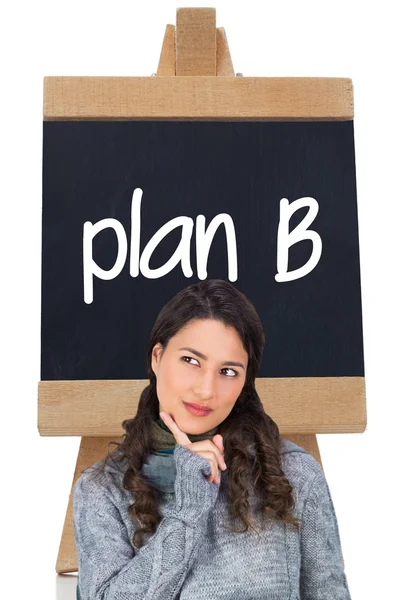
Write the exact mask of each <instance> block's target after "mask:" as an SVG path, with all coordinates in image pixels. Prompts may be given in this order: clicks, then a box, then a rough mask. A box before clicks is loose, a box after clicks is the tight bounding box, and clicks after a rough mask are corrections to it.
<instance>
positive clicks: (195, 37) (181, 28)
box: [175, 8, 217, 76]
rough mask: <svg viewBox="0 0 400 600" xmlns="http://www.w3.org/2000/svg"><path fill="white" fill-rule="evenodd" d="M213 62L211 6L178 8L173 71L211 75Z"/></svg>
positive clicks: (214, 34) (213, 74)
mask: <svg viewBox="0 0 400 600" xmlns="http://www.w3.org/2000/svg"><path fill="white" fill-rule="evenodd" d="M216 65H217V41H216V10H215V8H178V9H177V11H176V40H175V75H178V76H182V75H197V76H205V75H211V76H215V75H216V72H217V67H216Z"/></svg>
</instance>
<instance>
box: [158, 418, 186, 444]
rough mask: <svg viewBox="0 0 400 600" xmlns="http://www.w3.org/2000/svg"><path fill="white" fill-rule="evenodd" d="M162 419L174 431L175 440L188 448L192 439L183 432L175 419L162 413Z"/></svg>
mask: <svg viewBox="0 0 400 600" xmlns="http://www.w3.org/2000/svg"><path fill="white" fill-rule="evenodd" d="M160 417H161V419H162V420H163V421H164V423H165V424H166V426H167V427H168V428H169V429H170V430H171V431H172V433H173V436H174V438H175V439H176V441H177V442H178V444H180V445H181V446H187V445H188V444H190V443H191V442H190V439H189V438H188V436H187V435H186V433H185V432H184V431H181V430H180V429H179V427H178V425H177V424H176V423H175V421H174V419H173V418H172V417H171V415H169V414H168V413H165V412H160Z"/></svg>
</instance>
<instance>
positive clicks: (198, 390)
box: [193, 374, 216, 400]
mask: <svg viewBox="0 0 400 600" xmlns="http://www.w3.org/2000/svg"><path fill="white" fill-rule="evenodd" d="M215 385H216V384H215V377H214V376H213V375H212V374H210V375H204V376H202V377H201V378H200V379H199V381H198V382H197V385H196V386H195V388H194V390H193V391H194V393H195V394H196V396H198V397H199V398H202V399H203V400H209V399H210V398H212V397H213V396H214V394H215Z"/></svg>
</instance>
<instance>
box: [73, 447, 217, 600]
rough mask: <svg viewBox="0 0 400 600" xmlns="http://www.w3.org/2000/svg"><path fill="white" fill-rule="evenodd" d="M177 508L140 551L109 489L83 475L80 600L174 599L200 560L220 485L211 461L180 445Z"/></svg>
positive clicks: (79, 491) (78, 524) (77, 506)
mask: <svg viewBox="0 0 400 600" xmlns="http://www.w3.org/2000/svg"><path fill="white" fill-rule="evenodd" d="M174 459H175V463H176V479H175V506H173V508H172V509H169V510H168V512H165V513H164V516H163V518H162V520H161V521H160V523H159V525H158V528H157V530H156V532H155V533H154V534H153V535H152V536H151V538H150V539H149V540H148V541H147V543H145V544H144V545H143V546H142V547H141V548H139V549H138V550H137V552H136V553H135V550H134V548H133V546H132V544H131V542H130V540H129V537H128V532H127V529H126V526H125V524H124V523H123V520H122V518H121V515H120V512H119V510H118V507H117V506H116V505H115V503H114V501H113V496H112V495H111V494H110V492H109V491H108V490H107V486H104V485H103V486H101V487H100V489H99V483H98V482H97V481H96V479H93V478H90V477H87V476H85V474H84V475H82V476H81V477H80V478H79V479H78V480H77V482H76V484H75V487H74V530H75V542H76V548H77V553H78V576H79V577H78V588H79V589H78V593H79V597H80V598H81V600H127V599H129V600H150V599H151V600H170V599H171V600H172V599H174V598H178V597H179V592H180V588H181V586H182V584H183V581H184V579H185V576H186V573H187V572H188V570H189V569H190V567H191V565H192V564H193V562H194V561H195V559H196V556H197V553H198V549H199V542H200V541H201V539H202V536H203V535H204V531H205V525H206V516H207V513H208V512H209V510H210V509H211V508H212V507H213V506H214V504H215V501H216V499H217V496H218V492H219V484H216V483H209V482H208V481H207V479H206V476H207V475H209V474H210V473H211V466H210V463H209V462H208V461H207V460H206V459H205V458H204V457H202V456H200V455H198V454H196V453H194V452H192V451H191V450H189V449H187V448H185V447H184V446H181V445H180V444H177V445H176V447H175V450H174Z"/></svg>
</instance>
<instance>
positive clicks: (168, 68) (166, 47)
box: [157, 25, 175, 77]
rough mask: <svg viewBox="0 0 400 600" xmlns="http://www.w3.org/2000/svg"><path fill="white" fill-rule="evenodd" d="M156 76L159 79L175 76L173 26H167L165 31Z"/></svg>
mask: <svg viewBox="0 0 400 600" xmlns="http://www.w3.org/2000/svg"><path fill="white" fill-rule="evenodd" d="M157 75H158V76H159V77H171V76H172V77H173V76H174V75H175V25H167V27H166V29H165V34H164V40H163V45H162V49H161V54H160V60H159V62H158V68H157Z"/></svg>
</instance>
